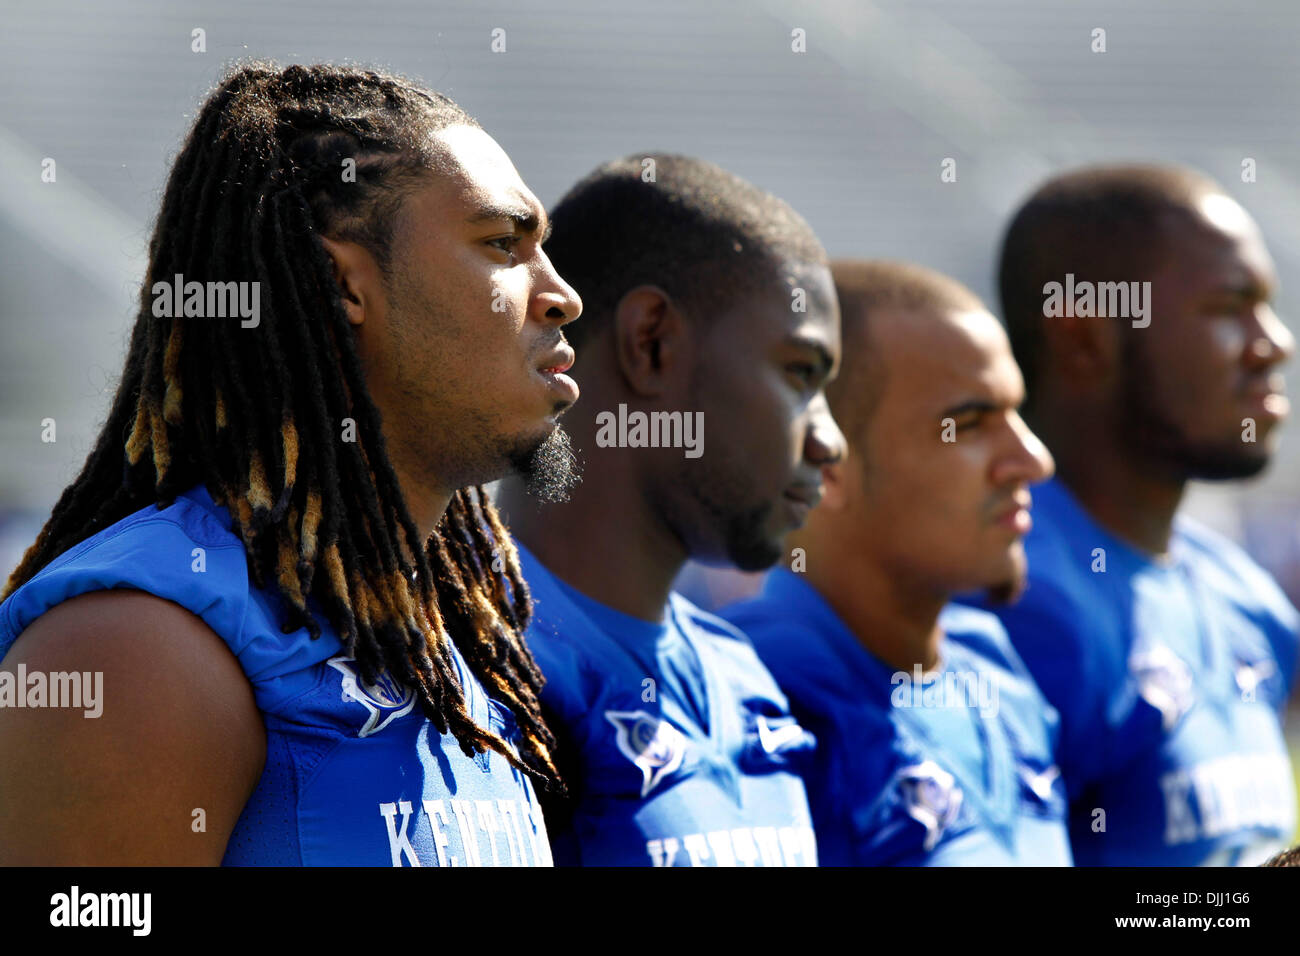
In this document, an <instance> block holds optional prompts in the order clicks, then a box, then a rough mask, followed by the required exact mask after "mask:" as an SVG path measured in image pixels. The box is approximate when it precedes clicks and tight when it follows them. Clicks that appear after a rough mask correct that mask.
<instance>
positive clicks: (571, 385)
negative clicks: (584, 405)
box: [537, 344, 580, 407]
mask: <svg viewBox="0 0 1300 956" xmlns="http://www.w3.org/2000/svg"><path fill="white" fill-rule="evenodd" d="M573 360H574V354H573V349H571V348H570V347H569V346H568V345H567V344H564V345H561V346H560V347H559V348H557V349H556V350H555V351H554V352H551V353H550V354H549V355H547V356H546V357H545V358H544V359H542V362H543V363H544V364H543V365H541V366H540V367H539V368H538V369H537V374H538V375H540V376H541V377H542V380H543V381H545V382H546V384H547V385H548V386H549V387H550V389H551V391H552V392H554V393H556V394H557V395H558V396H559V397H560V401H561V402H563V403H564V405H565V406H566V407H567V406H569V405H572V404H573V403H574V402H576V401H577V400H578V395H579V394H580V393H579V390H578V383H577V382H575V381H574V380H573V379H571V378H569V376H567V375H565V374H564V373H565V372H567V371H568V370H569V369H571V368H573Z"/></svg>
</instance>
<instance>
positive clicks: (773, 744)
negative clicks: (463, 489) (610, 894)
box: [519, 546, 817, 866]
mask: <svg viewBox="0 0 1300 956" xmlns="http://www.w3.org/2000/svg"><path fill="white" fill-rule="evenodd" d="M519 555H520V560H521V562H522V565H523V572H524V577H525V579H526V580H527V581H528V585H529V587H530V589H531V590H532V595H533V600H534V604H535V611H534V618H533V623H532V624H531V626H530V627H529V630H528V642H529V647H530V648H531V650H532V652H533V656H534V657H536V659H537V662H538V664H539V665H540V667H541V669H542V673H543V674H544V675H545V677H546V688H545V690H544V691H543V693H542V704H543V706H544V708H545V709H546V712H547V717H548V721H549V723H550V726H551V728H552V730H554V731H555V733H556V736H557V739H558V741H559V744H560V750H559V756H560V761H561V762H560V769H561V772H562V773H563V774H564V775H565V780H566V782H567V783H568V785H569V789H570V793H571V794H572V795H573V797H574V800H573V802H572V804H571V805H570V807H569V808H568V810H569V811H571V812H566V813H565V815H564V816H563V818H561V817H560V816H558V815H557V814H555V813H552V814H551V815H550V816H549V817H548V818H547V822H548V824H549V825H550V827H551V837H552V841H553V845H554V848H555V860H556V862H557V863H558V864H561V865H583V866H814V865H816V862H817V851H816V840H815V837H814V836H813V831H812V821H811V818H810V815H809V811H808V800H807V797H806V795H805V793H804V788H803V784H802V783H801V782H800V780H799V777H798V776H797V774H796V773H795V772H794V771H793V770H792V763H794V762H797V761H798V760H799V759H800V758H801V757H802V756H805V755H807V753H808V752H809V751H811V750H812V749H813V747H814V745H815V742H814V740H813V739H812V737H811V736H810V735H809V734H808V733H807V732H806V731H804V730H803V729H802V728H801V727H800V726H799V725H798V724H797V723H795V721H794V720H793V718H791V716H790V713H789V709H788V706H787V703H786V700H785V697H784V696H783V695H782V694H781V691H780V690H779V689H778V688H777V686H776V684H775V682H774V681H773V680H772V678H771V676H770V675H769V674H768V672H767V670H766V668H764V667H763V665H762V663H761V662H760V661H759V659H758V657H757V655H756V654H755V653H754V649H753V647H752V646H751V645H750V643H749V641H748V640H746V638H745V636H744V635H742V634H740V633H739V632H738V631H736V629H735V628H733V627H731V626H729V625H728V624H726V623H725V622H723V621H721V620H719V619H718V618H716V617H714V616H712V615H710V614H706V613H705V612H703V611H701V610H700V609H699V608H697V607H695V606H694V605H693V604H691V603H690V602H689V601H687V600H686V599H684V598H682V597H680V596H679V595H676V594H674V595H672V597H671V599H670V602H669V606H668V607H667V608H665V619H664V621H663V623H662V624H655V623H652V622H649V621H643V620H640V619H639V618H635V617H631V616H629V615H626V614H621V613H619V612H618V611H614V610H612V609H610V608H608V607H605V606H604V605H602V604H599V603H598V602H596V601H594V600H592V599H591V598H589V597H587V596H585V595H583V594H581V593H579V592H578V591H576V590H574V589H573V588H571V587H569V586H568V585H566V584H564V583H563V582H561V581H560V580H559V579H558V578H556V577H555V576H554V575H552V574H551V573H550V572H549V571H547V570H546V568H544V567H543V566H542V565H541V564H540V563H539V562H538V561H537V559H536V558H535V557H534V556H533V555H532V554H530V553H529V552H528V550H527V549H526V548H524V547H523V546H519Z"/></svg>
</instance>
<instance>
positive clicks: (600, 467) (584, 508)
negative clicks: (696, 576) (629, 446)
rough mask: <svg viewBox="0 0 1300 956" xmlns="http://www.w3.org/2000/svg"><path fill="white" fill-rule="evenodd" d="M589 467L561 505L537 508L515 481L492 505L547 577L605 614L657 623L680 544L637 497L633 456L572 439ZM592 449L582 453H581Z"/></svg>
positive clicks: (682, 555) (682, 552) (679, 560)
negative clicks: (589, 600)
mask: <svg viewBox="0 0 1300 956" xmlns="http://www.w3.org/2000/svg"><path fill="white" fill-rule="evenodd" d="M573 439H574V449H575V452H576V453H577V454H578V457H579V459H580V460H583V461H585V462H586V463H587V466H586V468H585V469H584V475H583V480H582V482H581V483H580V484H579V485H578V486H577V488H575V489H574V491H573V493H572V497H571V498H570V499H569V500H568V501H566V502H562V503H557V504H545V505H543V504H540V503H539V502H537V501H536V500H534V499H532V498H531V497H529V496H528V495H527V493H526V492H525V491H524V489H523V486H522V483H521V482H519V481H518V480H516V479H512V480H509V481H506V482H503V483H502V484H501V487H500V491H499V492H498V494H497V503H498V505H499V507H500V509H501V511H503V512H504V516H505V520H506V522H507V524H508V525H509V527H510V533H511V534H513V535H514V536H515V537H516V538H517V539H518V540H519V541H522V542H523V543H524V545H525V546H526V547H527V548H528V550H530V551H532V552H533V554H534V555H535V556H536V557H537V560H539V561H540V562H541V563H542V564H543V565H545V566H546V568H547V570H549V571H550V572H551V573H552V574H554V575H556V577H558V578H559V579H560V580H562V581H564V582H565V583H566V584H568V585H569V586H571V587H573V588H576V589H577V590H578V591H580V592H582V593H583V594H585V595H587V596H588V597H590V598H592V599H593V600H596V601H599V602H600V603H601V604H604V605H605V606H606V607H611V608H613V609H614V610H616V611H622V612H623V613H624V614H629V615H631V616H632V617H639V618H641V619H642V620H646V621H654V622H658V621H661V620H662V619H663V614H664V607H665V606H666V605H667V604H668V596H669V594H670V593H671V591H672V584H673V580H674V579H675V578H676V577H677V574H678V572H680V571H681V569H682V565H684V564H685V563H686V559H687V556H688V555H687V552H686V548H685V546H684V545H683V544H682V542H681V540H680V539H678V538H677V536H676V535H675V534H673V532H672V531H671V529H669V527H668V526H667V525H666V524H665V522H664V521H663V519H662V518H661V517H660V516H659V515H658V514H657V512H656V511H655V510H654V508H653V506H652V505H651V503H650V501H649V500H648V498H647V496H646V495H644V494H642V493H641V488H642V484H641V482H640V481H639V480H638V478H639V476H638V474H637V473H636V471H635V470H634V469H633V468H630V467H628V464H627V463H628V462H631V461H635V460H636V452H632V453H631V454H626V453H625V454H617V453H611V452H610V451H608V450H605V449H598V448H596V447H595V442H594V441H593V440H591V439H590V438H589V437H587V436H584V437H583V438H582V439H580V438H579V436H578V435H574V436H573ZM580 441H581V442H582V448H591V449H594V453H588V454H584V453H583V451H582V449H580V448H579V442H580Z"/></svg>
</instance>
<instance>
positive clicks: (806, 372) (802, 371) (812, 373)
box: [786, 362, 817, 385]
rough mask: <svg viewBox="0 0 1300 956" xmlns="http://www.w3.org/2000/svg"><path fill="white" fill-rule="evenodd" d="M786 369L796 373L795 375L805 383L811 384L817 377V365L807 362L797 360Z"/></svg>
mask: <svg viewBox="0 0 1300 956" xmlns="http://www.w3.org/2000/svg"><path fill="white" fill-rule="evenodd" d="M786 370H787V371H789V372H792V373H794V375H795V377H796V378H798V379H799V380H800V381H802V382H803V383H804V384H805V385H811V384H812V383H813V380H814V379H816V378H817V366H815V365H809V364H808V363H807V362H796V363H795V364H793V365H787V366H786Z"/></svg>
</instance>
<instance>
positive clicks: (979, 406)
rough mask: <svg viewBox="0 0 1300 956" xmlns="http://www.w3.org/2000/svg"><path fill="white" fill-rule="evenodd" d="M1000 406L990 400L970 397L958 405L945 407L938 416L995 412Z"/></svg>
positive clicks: (949, 416)
mask: <svg viewBox="0 0 1300 956" xmlns="http://www.w3.org/2000/svg"><path fill="white" fill-rule="evenodd" d="M1000 407H1001V406H999V405H998V404H996V403H995V402H990V401H988V400H987V399H983V398H972V399H970V400H968V401H965V402H962V403H961V404H960V405H954V406H952V408H946V409H944V410H943V411H942V412H940V413H939V417H940V418H959V417H960V416H962V415H968V414H970V413H971V412H996V411H998V409H999V408H1000Z"/></svg>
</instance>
